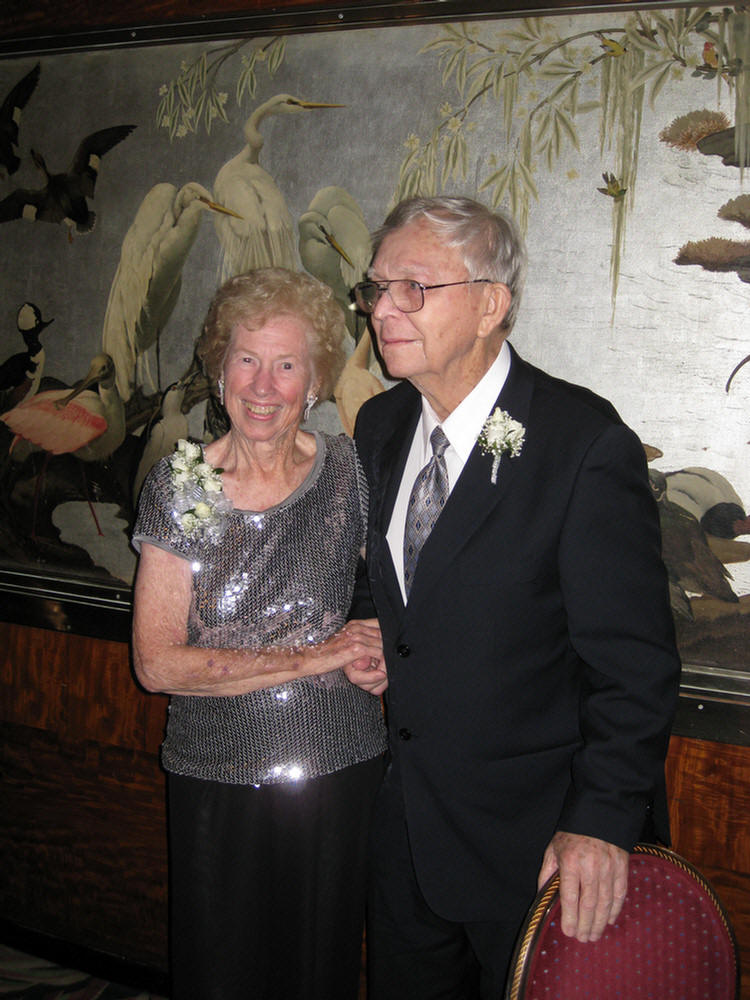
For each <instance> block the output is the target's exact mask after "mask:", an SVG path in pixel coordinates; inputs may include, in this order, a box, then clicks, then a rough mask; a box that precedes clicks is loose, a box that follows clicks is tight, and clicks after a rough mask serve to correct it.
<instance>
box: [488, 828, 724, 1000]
mask: <svg viewBox="0 0 750 1000" xmlns="http://www.w3.org/2000/svg"><path fill="white" fill-rule="evenodd" d="M633 854H650V855H652V856H653V857H656V858H662V859H664V860H666V861H669V862H671V864H673V865H674V866H675V867H676V868H679V869H681V870H682V871H683V872H684V873H685V874H687V875H689V876H690V877H691V878H692V879H693V880H694V881H695V882H697V884H698V885H699V886H700V888H701V889H702V890H703V892H704V893H705V894H706V895H707V896H708V898H709V899H710V901H711V903H712V904H713V905H714V907H715V909H716V911H717V913H718V914H719V917H720V918H721V922H722V923H723V925H724V929H725V930H726V932H727V935H728V936H729V939H730V941H731V942H732V948H733V952H734V967H735V977H734V978H735V1000H739V997H740V963H739V953H738V948H737V938H736V937H735V934H734V929H733V927H732V925H731V923H730V921H729V917H728V915H727V912H726V910H725V909H724V905H723V904H722V902H721V900H720V899H719V897H718V896H717V895H716V892H715V891H714V888H713V886H711V885H710V883H709V882H707V881H706V879H705V878H704V876H703V875H701V873H700V872H699V871H698V869H697V868H695V867H694V866H693V865H691V864H690V862H689V861H686V860H685V859H684V858H682V857H680V855H679V854H675V852H674V851H671V850H669V849H668V848H666V847H660V846H659V845H657V844H636V845H635V847H634V848H633ZM559 888H560V877H559V875H558V874H557V873H555V874H554V875H552V877H551V878H550V879H549V880H548V881H547V882H546V883H545V885H543V886H542V888H541V889H540V890H539V893H538V895H537V897H536V899H535V900H534V902H533V903H532V905H531V908H530V910H529V912H528V914H527V916H526V919H525V921H524V923H523V925H522V927H521V930H520V931H519V934H518V939H517V941H516V946H515V949H514V952H513V958H512V960H511V963H510V972H509V974H508V981H507V984H506V987H505V1000H523V997H524V996H525V990H526V981H527V978H528V972H529V966H530V964H531V956H532V954H533V949H534V946H535V944H536V942H537V937H538V934H539V932H540V929H541V927H542V925H543V924H544V922H545V920H546V918H547V915H548V914H549V912H550V910H551V909H552V907H553V905H554V904H555V902H556V901H557V899H558V896H559Z"/></svg>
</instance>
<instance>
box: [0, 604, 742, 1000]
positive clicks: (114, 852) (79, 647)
mask: <svg viewBox="0 0 750 1000" xmlns="http://www.w3.org/2000/svg"><path fill="white" fill-rule="evenodd" d="M166 701H167V700H166V698H164V697H161V696H155V695H147V694H145V693H144V692H143V691H141V690H140V689H139V688H138V687H137V685H136V683H135V681H134V679H133V676H132V673H131V669H130V661H129V652H128V647H127V645H126V644H124V643H120V642H109V641H102V640H97V639H91V638H87V637H83V636H77V635H70V634H66V633H60V632H53V631H48V630H46V629H38V628H29V627H25V626H20V625H14V624H7V623H0V724H1V725H2V739H1V740H0V772H1V773H0V777H2V785H1V786H0V855H1V856H2V857H3V874H4V878H3V879H2V880H0V918H3V919H5V920H7V921H12V922H14V923H16V924H19V925H21V926H25V927H28V928H31V929H32V930H35V931H40V932H43V933H46V934H50V935H53V936H57V937H60V938H61V939H63V940H66V941H70V942H72V943H73V944H78V945H84V946H86V947H88V948H96V949H99V950H100V951H102V952H105V953H108V954H112V955H116V956H118V957H121V958H124V959H127V960H128V961H131V962H139V963H143V964H145V965H150V966H152V967H154V968H156V969H160V970H162V969H164V968H165V967H166V961H167V959H166V954H167V952H166V926H167V861H166V818H165V809H164V780H163V775H162V773H161V771H160V770H159V766H158V751H159V745H160V743H161V739H162V734H163V729H164V722H165V718H166ZM667 780H668V787H669V793H670V812H671V818H672V832H673V841H674V847H675V850H676V851H678V852H679V853H680V854H682V855H683V856H684V857H685V858H687V859H688V860H689V861H690V862H692V863H693V864H694V865H695V866H696V867H697V868H699V869H700V870H701V871H702V872H703V873H704V874H705V875H706V876H707V877H708V878H709V879H710V881H711V882H712V884H713V885H714V886H715V888H716V890H717V892H718V894H719V896H720V898H721V899H722V902H723V903H724V905H725V906H726V908H727V910H728V912H729V915H730V918H731V920H732V922H733V924H734V927H735V931H736V934H737V938H738V941H739V944H740V948H741V953H742V959H743V965H744V967H745V968H747V969H748V970H750V835H749V834H748V817H750V748H747V747H740V746H735V745H731V744H726V743H716V742H711V741H706V740H698V739H692V738H688V737H679V736H673V737H672V740H671V742H670V748H669V756H668V759H667ZM746 979H747V982H746V983H745V985H744V987H743V994H742V995H743V1000H750V971H749V972H748V975H747V976H746Z"/></svg>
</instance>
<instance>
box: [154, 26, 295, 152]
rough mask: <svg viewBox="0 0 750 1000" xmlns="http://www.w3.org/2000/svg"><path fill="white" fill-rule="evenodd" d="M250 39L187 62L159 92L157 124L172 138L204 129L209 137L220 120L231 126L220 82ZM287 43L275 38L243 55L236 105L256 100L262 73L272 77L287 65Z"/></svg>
mask: <svg viewBox="0 0 750 1000" xmlns="http://www.w3.org/2000/svg"><path fill="white" fill-rule="evenodd" d="M249 44H250V43H249V42H248V40H247V39H241V40H240V41H237V42H233V43H231V44H229V45H223V46H220V47H219V48H214V49H210V50H207V51H205V52H203V53H201V55H199V56H198V58H197V59H195V60H193V62H183V63H182V64H181V66H180V71H179V73H178V74H177V76H175V77H174V78H173V79H172V80H170V81H169V82H168V83H165V84H163V85H162V86H161V88H160V89H159V96H160V98H161V100H160V101H159V105H158V107H157V109H156V123H157V125H158V126H159V127H160V128H165V129H167V130H168V131H169V138H170V140H171V139H175V138H176V139H181V138H183V137H184V136H186V135H187V134H188V133H190V132H197V131H198V129H199V128H200V127H201V125H203V127H204V128H205V130H206V134H207V135H210V134H211V127H212V125H213V124H214V122H215V121H216V120H217V119H218V120H220V121H222V122H224V123H225V124H226V125H228V124H229V118H228V116H227V112H226V105H227V101H228V99H229V95H228V94H227V92H226V91H225V90H221V89H220V87H219V83H218V79H219V75H220V72H221V70H222V67H223V66H224V64H225V63H227V62H229V61H231V60H232V59H234V57H235V56H236V55H237V54H238V53H239V52H242V50H243V49H245V48H247V46H248V45H249ZM285 53H286V39H285V38H283V37H277V38H272V39H270V40H266V41H263V42H260V43H259V44H256V45H255V47H253V48H252V49H251V50H250V52H249V53H247V52H242V69H241V70H240V73H239V75H238V77H237V84H236V86H235V101H236V103H237V105H238V107H241V106H242V103H243V101H244V100H245V98H246V97H247V98H250V99H251V100H252V98H254V97H255V92H256V89H257V84H258V73H259V71H260V70H261V69H263V68H265V71H266V72H267V73H268V75H269V76H270V77H273V76H274V74H275V73H276V71H277V70H278V69H279V67H280V66H281V64H282V62H283V61H284V55H285Z"/></svg>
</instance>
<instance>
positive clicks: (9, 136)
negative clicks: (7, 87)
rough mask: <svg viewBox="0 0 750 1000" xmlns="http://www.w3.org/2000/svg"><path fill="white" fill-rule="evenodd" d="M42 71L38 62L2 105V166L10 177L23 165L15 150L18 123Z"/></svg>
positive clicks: (0, 136)
mask: <svg viewBox="0 0 750 1000" xmlns="http://www.w3.org/2000/svg"><path fill="white" fill-rule="evenodd" d="M40 72H41V66H40V64H39V63H37V64H36V66H34V68H33V69H31V70H29V72H28V73H27V74H26V76H24V77H22V78H21V79H20V80H19V81H18V83H17V84H16V85H15V87H13V88H12V89H11V91H10V93H9V94H8V96H7V97H6V98H5V100H4V101H3V103H2V106H0V167H4V168H5V171H6V172H7V174H8V176H9V177H10V175H11V174H14V173H15V172H16V170H18V168H19V167H20V165H21V160H20V158H19V157H18V156H17V155H16V151H15V147H17V146H18V125H19V122H20V121H21V112H22V111H23V109H24V108H25V107H26V105H27V103H28V101H29V98H30V97H31V95H32V94H33V93H34V90H35V88H36V85H37V83H39V74H40Z"/></svg>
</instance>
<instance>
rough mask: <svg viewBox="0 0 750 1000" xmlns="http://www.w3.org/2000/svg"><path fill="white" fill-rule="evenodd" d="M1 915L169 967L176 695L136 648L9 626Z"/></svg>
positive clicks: (1, 760)
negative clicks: (147, 675)
mask: <svg viewBox="0 0 750 1000" xmlns="http://www.w3.org/2000/svg"><path fill="white" fill-rule="evenodd" d="M0 650H2V659H1V660H0V725H1V726H2V741H1V744H0V772H1V777H2V786H1V787H0V856H2V858H3V878H2V879H0V917H2V918H3V919H5V920H7V921H10V922H13V923H15V924H17V925H19V926H21V927H26V928H30V929H32V930H34V931H39V932H42V933H44V934H48V935H51V936H53V937H56V938H60V939H62V940H65V941H70V942H72V943H74V944H80V945H84V946H86V947H87V948H93V949H97V950H99V951H102V952H105V953H107V954H110V955H115V956H117V957H120V958H125V959H127V960H128V961H130V962H137V963H141V964H144V965H150V966H153V967H155V968H158V969H164V968H165V967H166V961H167V957H166V956H167V940H166V934H167V851H166V817H165V808H164V778H163V775H162V772H161V771H160V769H159V763H158V750H159V744H160V742H161V738H162V733H163V729H164V721H165V713H166V698H163V697H160V696H155V695H146V694H144V693H143V692H142V691H140V690H139V689H138V687H137V686H136V684H135V681H134V680H133V677H132V675H131V671H130V664H129V655H128V647H127V645H125V644H124V643H116V642H106V641H101V640H96V639H89V638H85V637H82V636H75V635H66V634H63V633H59V632H52V631H47V630H45V629H33V628H25V627H23V626H18V625H8V624H0Z"/></svg>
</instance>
